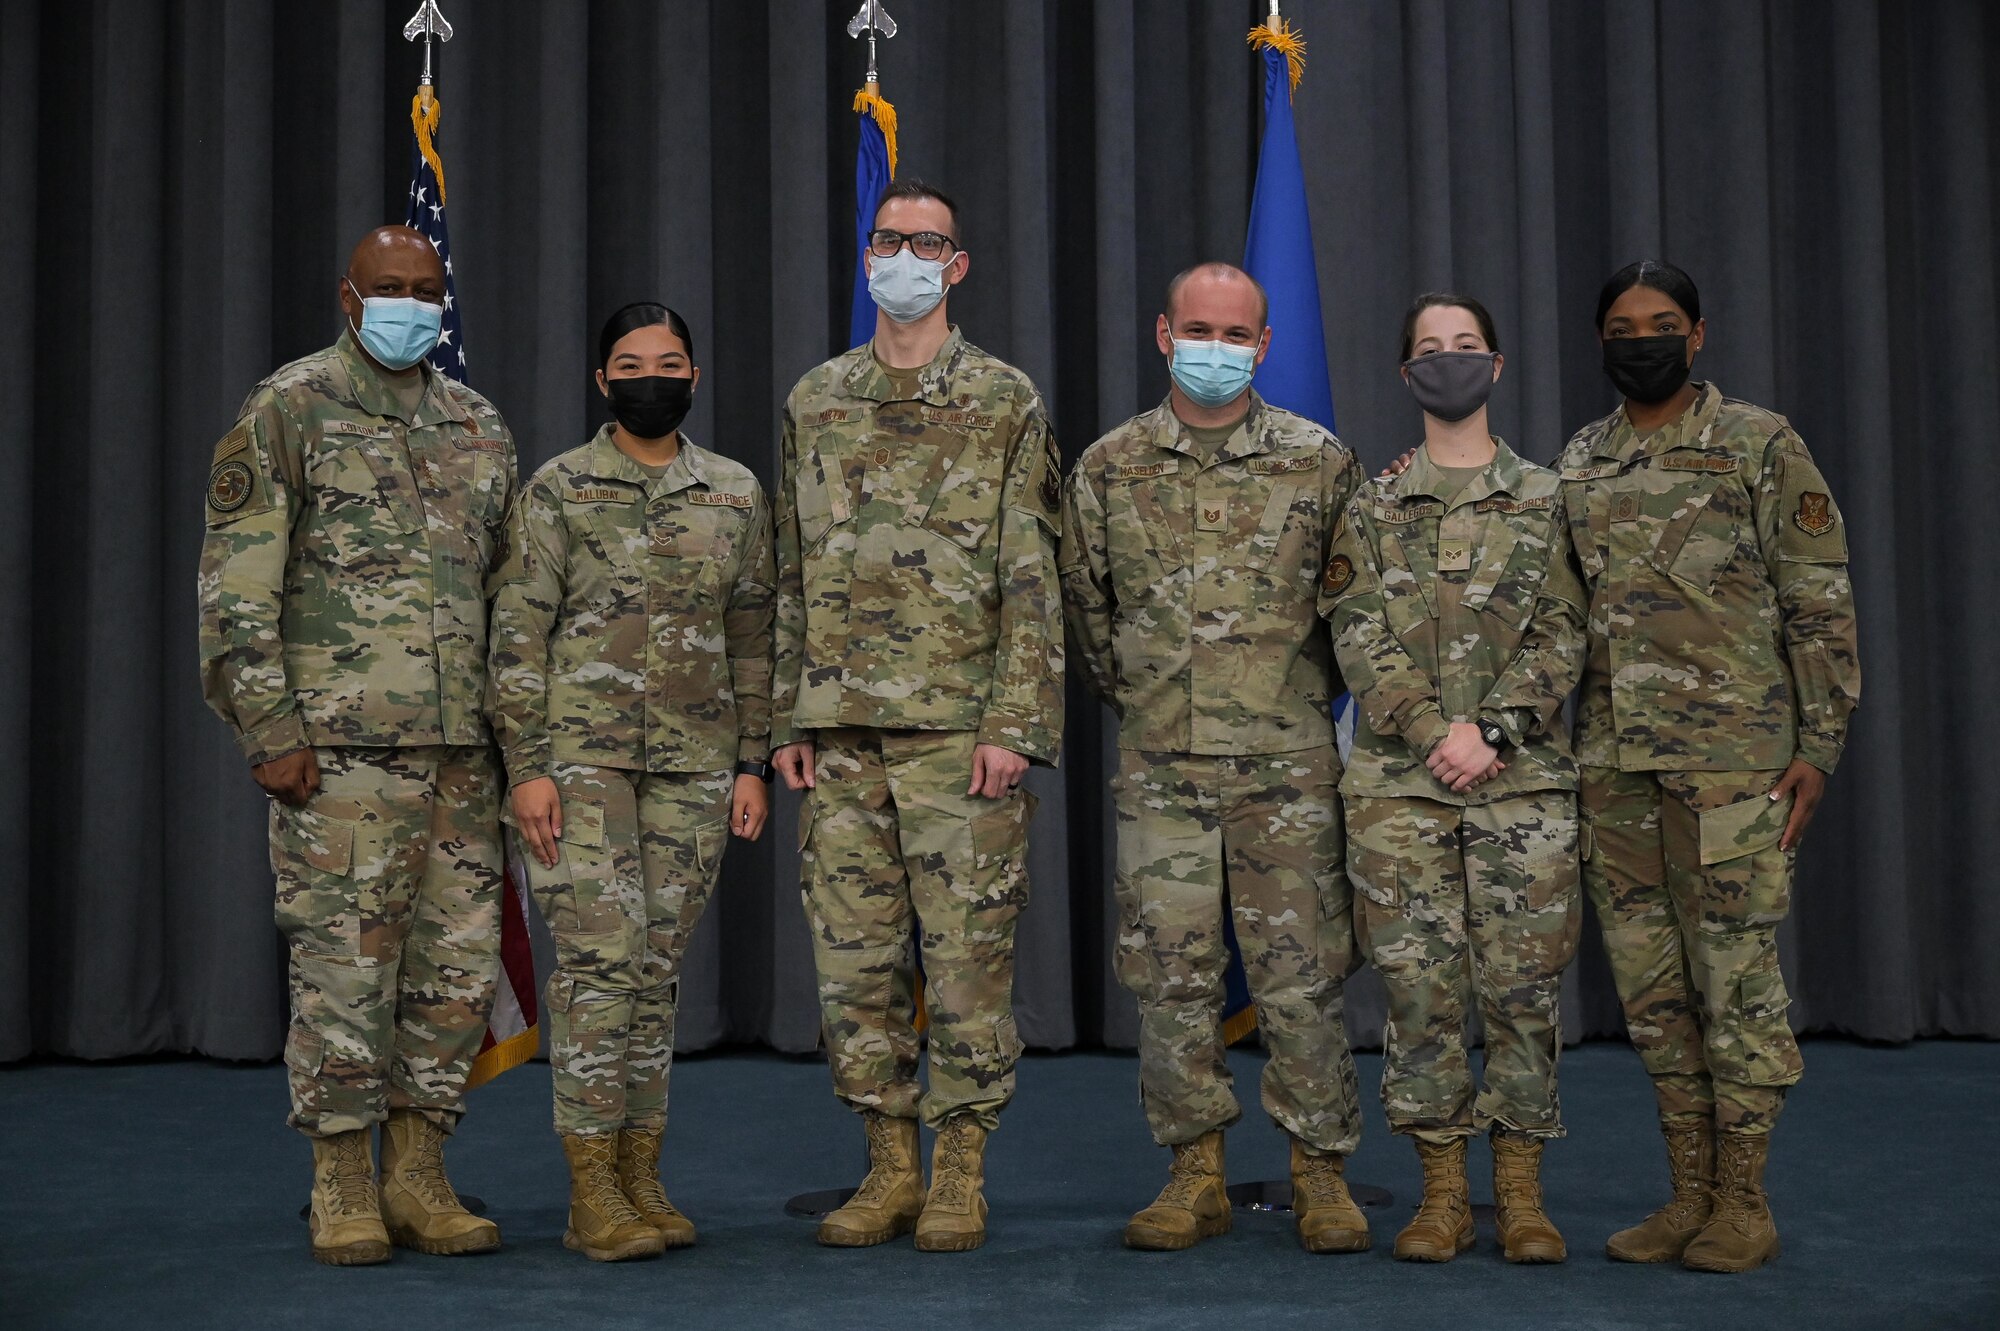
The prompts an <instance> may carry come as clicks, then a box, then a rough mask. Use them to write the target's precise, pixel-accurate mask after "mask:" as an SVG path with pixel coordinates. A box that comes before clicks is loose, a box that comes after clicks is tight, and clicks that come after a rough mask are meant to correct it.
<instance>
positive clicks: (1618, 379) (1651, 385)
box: [1604, 333, 1688, 403]
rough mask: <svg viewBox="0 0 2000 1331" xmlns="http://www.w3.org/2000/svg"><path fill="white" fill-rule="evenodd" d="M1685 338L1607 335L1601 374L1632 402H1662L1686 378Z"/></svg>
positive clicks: (1669, 335)
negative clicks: (1607, 377)
mask: <svg viewBox="0 0 2000 1331" xmlns="http://www.w3.org/2000/svg"><path fill="white" fill-rule="evenodd" d="M1687 352H1688V340H1687V337H1686V336H1685V335H1684V334H1681V333H1669V334H1667V335H1666V336H1664V337H1607V338H1605V339H1604V373H1605V374H1606V375H1607V376H1609V377H1610V379H1611V386H1612V387H1613V388H1616V389H1617V390H1618V391H1619V392H1620V393H1623V394H1624V395H1625V396H1626V397H1628V398H1630V399H1631V400H1632V401H1634V402H1645V403H1652V402H1665V401H1666V400H1667V399H1668V398H1670V397H1672V396H1673V395H1674V394H1675V393H1678V392H1680V391H1681V385H1682V384H1684V383H1686V382H1687V378H1688V358H1687Z"/></svg>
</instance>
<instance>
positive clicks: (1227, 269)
mask: <svg viewBox="0 0 2000 1331" xmlns="http://www.w3.org/2000/svg"><path fill="white" fill-rule="evenodd" d="M1200 273H1231V274H1234V275H1235V276H1237V277H1240V278H1242V279H1243V280H1244V281H1245V282H1248V283H1249V284H1250V285H1251V286H1253V287H1255V288H1256V289H1257V326H1258V327H1259V328H1262V327H1264V326H1265V325H1266V324H1268V323H1270V322H1271V293H1270V292H1268V291H1266V290H1264V284H1263V283H1262V282H1259V281H1258V280H1257V279H1256V278H1254V277H1252V276H1250V274H1249V273H1247V272H1245V271H1243V270H1242V269H1241V268H1238V267H1237V266H1236V265H1235V264H1233V263H1224V262H1223V261H1222V260H1220V259H1208V260H1205V261H1203V262H1201V263H1196V264H1190V265H1188V266H1187V267H1186V268H1183V269H1181V270H1180V271H1179V272H1178V273H1175V274H1174V280H1173V281H1171V282H1169V283H1167V308H1166V316H1167V326H1168V327H1169V328H1171V327H1173V323H1174V300H1175V298H1176V297H1178V296H1179V295H1180V294H1181V288H1182V287H1184V286H1186V285H1187V281H1188V279H1189V278H1191V277H1194V276H1196V275H1197V274H1200Z"/></svg>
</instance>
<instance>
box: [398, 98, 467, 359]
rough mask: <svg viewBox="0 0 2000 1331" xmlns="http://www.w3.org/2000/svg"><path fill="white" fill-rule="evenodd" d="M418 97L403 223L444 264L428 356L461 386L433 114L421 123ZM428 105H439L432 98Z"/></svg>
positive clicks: (460, 343) (461, 349)
mask: <svg viewBox="0 0 2000 1331" xmlns="http://www.w3.org/2000/svg"><path fill="white" fill-rule="evenodd" d="M423 102H424V98H423V96H422V94H421V93H420V94H418V98H417V106H416V108H415V109H414V110H412V112H411V125H410V211H409V216H408V217H406V218H404V221H405V223H406V224H408V225H409V226H412V227H414V228H416V229H417V230H418V231H421V232H422V233H423V234H424V238H425V239H426V240H428V241H430V243H431V244H432V245H433V246H435V247H436V249H437V252H438V257H439V258H440V259H443V260H444V331H443V332H442V333H441V334H440V335H439V337H438V344H437V347H436V349H435V350H433V351H432V352H431V364H432V365H433V366H434V367H436V369H437V372H438V373H439V374H443V375H449V376H450V377H451V378H453V379H456V380H458V381H459V382H460V383H464V382H465V339H464V338H463V337H461V336H460V328H459V322H458V284H457V282H456V280H455V279H454V278H453V276H452V271H451V233H450V231H449V230H447V229H446V227H445V222H444V181H443V180H442V179H440V173H439V170H438V168H437V167H435V166H433V165H432V162H433V161H434V160H435V159H436V156H437V145H436V137H435V136H436V128H435V125H436V121H437V119H438V117H437V115H436V114H433V115H432V116H431V119H430V121H429V123H428V124H426V123H424V121H423V119H422V118H423V114H424V112H423ZM430 102H431V105H432V106H433V107H437V106H438V105H439V104H438V102H437V99H436V98H435V97H433V98H431V99H430ZM426 139H429V140H431V152H430V153H429V154H426V153H425V152H424V141H425V140H426Z"/></svg>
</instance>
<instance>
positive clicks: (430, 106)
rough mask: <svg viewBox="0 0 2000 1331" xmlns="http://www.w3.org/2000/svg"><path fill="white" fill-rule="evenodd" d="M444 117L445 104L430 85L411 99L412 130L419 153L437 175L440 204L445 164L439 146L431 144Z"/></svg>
mask: <svg viewBox="0 0 2000 1331" xmlns="http://www.w3.org/2000/svg"><path fill="white" fill-rule="evenodd" d="M443 116H444V103H442V102H440V101H439V100H438V99H437V98H436V97H435V96H434V95H432V93H431V89H430V85H429V84H425V85H423V86H422V87H420V88H418V89H417V95H416V96H415V97H412V98H411V99H410V128H411V129H413V130H415V131H416V132H417V151H418V152H420V153H422V154H423V155H424V160H425V161H426V162H429V163H430V164H431V170H432V171H434V172H436V173H437V182H438V202H439V203H440V204H442V203H443V202H444V162H443V161H442V160H441V159H440V158H439V157H438V150H437V145H436V144H435V143H433V142H431V135H433V134H435V133H437V127H438V121H439V120H440V119H442V118H443Z"/></svg>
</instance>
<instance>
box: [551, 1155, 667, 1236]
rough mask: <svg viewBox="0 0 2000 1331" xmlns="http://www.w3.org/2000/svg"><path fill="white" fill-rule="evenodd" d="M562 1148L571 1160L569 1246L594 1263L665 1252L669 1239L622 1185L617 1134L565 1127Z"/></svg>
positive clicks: (567, 1234) (565, 1232) (566, 1234)
mask: <svg viewBox="0 0 2000 1331" xmlns="http://www.w3.org/2000/svg"><path fill="white" fill-rule="evenodd" d="M562 1148H563V1158H564V1159H565V1160H567V1161H569V1228H567V1229H565V1230H564V1231H563V1247H565V1248H568V1249H569V1250H570V1251H571V1252H580V1253H582V1254H583V1255H584V1256H585V1257H588V1258H589V1259H590V1260H591V1261H593V1262H624V1261H629V1260H631V1259H632V1258H634V1257H657V1256H659V1254H660V1251H661V1249H663V1248H665V1247H666V1239H665V1238H664V1237H663V1236H662V1235H661V1234H660V1231H659V1230H657V1229H654V1228H653V1227H652V1226H651V1225H649V1224H647V1223H646V1218H645V1217H644V1216H642V1215H640V1214H639V1210H638V1208H637V1207H635V1206H633V1205H632V1201H631V1199H630V1198H629V1197H627V1196H626V1195H625V1190H624V1189H623V1188H621V1187H619V1186H618V1136H617V1134H616V1133H610V1132H597V1133H592V1134H590V1135H589V1136H584V1135H583V1134H581V1133H573V1132H565V1133H563V1134H562Z"/></svg>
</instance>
